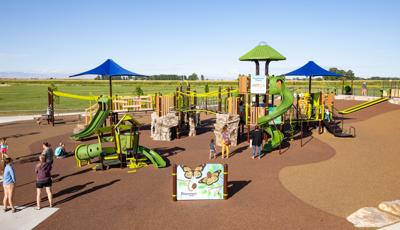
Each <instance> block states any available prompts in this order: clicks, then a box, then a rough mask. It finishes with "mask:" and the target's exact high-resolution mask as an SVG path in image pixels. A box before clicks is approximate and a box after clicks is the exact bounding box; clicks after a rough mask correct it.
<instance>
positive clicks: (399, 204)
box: [378, 200, 400, 216]
mask: <svg viewBox="0 0 400 230" xmlns="http://www.w3.org/2000/svg"><path fill="white" fill-rule="evenodd" d="M378 207H379V209H381V210H383V211H385V212H389V213H391V214H394V215H397V216H400V200H394V201H384V202H381V203H380V204H379V206H378Z"/></svg>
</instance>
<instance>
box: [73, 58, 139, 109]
mask: <svg viewBox="0 0 400 230" xmlns="http://www.w3.org/2000/svg"><path fill="white" fill-rule="evenodd" d="M87 74H95V75H102V76H108V77H109V83H110V87H109V89H110V98H112V81H111V79H112V77H113V76H144V75H141V74H138V73H134V72H131V71H129V70H127V69H124V68H122V67H121V66H120V65H118V64H117V63H115V62H114V61H113V60H111V59H107V60H106V61H105V62H104V63H103V64H101V65H99V66H97V67H96V68H94V69H91V70H88V71H86V72H83V73H78V74H75V75H72V76H69V77H77V76H81V75H87ZM111 106H112V103H111Z"/></svg>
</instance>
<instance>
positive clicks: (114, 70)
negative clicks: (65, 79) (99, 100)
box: [70, 59, 144, 77]
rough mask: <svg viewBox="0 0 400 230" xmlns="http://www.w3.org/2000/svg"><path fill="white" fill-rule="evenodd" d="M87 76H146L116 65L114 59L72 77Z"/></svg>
mask: <svg viewBox="0 0 400 230" xmlns="http://www.w3.org/2000/svg"><path fill="white" fill-rule="evenodd" d="M86 74H95V75H102V76H110V77H112V76H144V75H141V74H138V73H134V72H131V71H129V70H127V69H124V68H122V67H121V66H120V65H118V64H117V63H115V62H114V61H113V60H112V59H107V61H105V62H104V63H103V64H101V65H99V66H97V67H96V68H94V69H91V70H88V71H86V72H83V73H78V74H75V75H72V76H70V77H76V76H81V75H86Z"/></svg>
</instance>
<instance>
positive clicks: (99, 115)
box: [71, 100, 110, 141]
mask: <svg viewBox="0 0 400 230" xmlns="http://www.w3.org/2000/svg"><path fill="white" fill-rule="evenodd" d="M99 103H101V102H100V101H99ZM104 103H107V104H108V100H106V102H104ZM109 113H110V110H109V108H108V106H106V110H105V111H103V110H101V105H100V106H99V109H98V110H97V112H96V114H95V115H94V117H93V119H92V121H91V122H90V124H89V125H88V126H86V128H85V129H84V130H82V131H81V132H79V133H76V134H74V135H72V136H71V138H72V139H73V140H76V141H79V140H81V139H83V138H87V137H90V136H91V135H93V133H94V131H95V130H96V129H98V128H100V127H101V126H102V125H103V123H104V121H105V120H106V119H107V117H108V114H109Z"/></svg>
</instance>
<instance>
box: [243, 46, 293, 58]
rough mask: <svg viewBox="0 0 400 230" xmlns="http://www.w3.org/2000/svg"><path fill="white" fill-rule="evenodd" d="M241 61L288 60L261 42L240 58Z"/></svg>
mask: <svg viewBox="0 0 400 230" xmlns="http://www.w3.org/2000/svg"><path fill="white" fill-rule="evenodd" d="M239 60H240V61H255V60H259V61H266V60H271V61H280V60H286V57H284V56H283V55H282V54H280V53H279V52H278V51H276V50H275V49H274V48H272V47H271V46H269V45H266V44H260V45H258V46H256V47H255V48H254V49H252V50H250V51H249V52H247V53H246V54H245V55H243V56H241V57H240V58H239Z"/></svg>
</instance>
